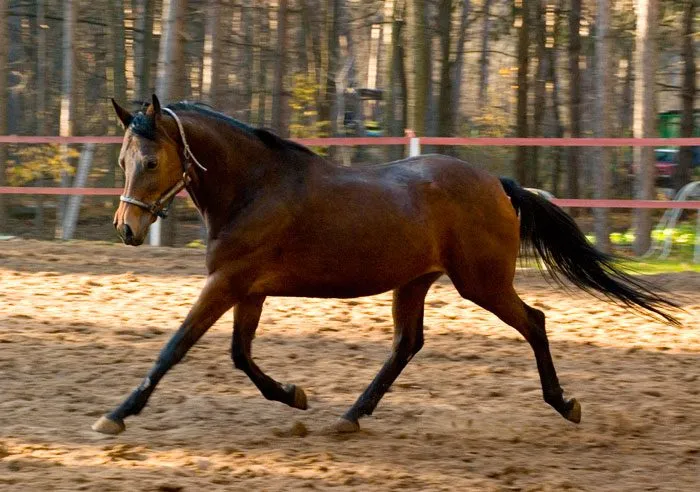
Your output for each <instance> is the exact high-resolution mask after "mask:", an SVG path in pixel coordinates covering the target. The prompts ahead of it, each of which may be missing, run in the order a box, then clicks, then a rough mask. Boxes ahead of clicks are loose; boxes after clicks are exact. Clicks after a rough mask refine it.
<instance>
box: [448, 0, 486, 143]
mask: <svg viewBox="0 0 700 492" xmlns="http://www.w3.org/2000/svg"><path fill="white" fill-rule="evenodd" d="M488 1H490V0H488ZM461 3H462V13H461V17H460V20H459V36H457V47H456V48H455V49H456V51H455V61H454V63H453V64H452V67H451V72H450V76H451V78H452V82H451V85H452V94H451V98H452V103H451V105H450V107H451V108H452V114H451V115H450V119H451V123H450V124H451V125H452V132H453V134H459V133H460V130H461V120H460V102H461V100H462V80H464V77H463V76H462V72H463V68H464V45H465V43H466V41H467V28H468V27H469V12H470V10H471V2H470V0H462V2H461Z"/></svg>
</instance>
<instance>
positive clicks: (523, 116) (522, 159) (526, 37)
mask: <svg viewBox="0 0 700 492" xmlns="http://www.w3.org/2000/svg"><path fill="white" fill-rule="evenodd" d="M518 15H519V16H520V19H521V25H520V31H519V32H518V105H517V114H516V135H517V136H518V137H520V138H524V137H527V136H528V127H527V94H528V80H527V78H528V77H527V75H528V64H529V49H530V0H522V7H521V8H520V9H519V12H518ZM528 154H529V152H528V148H527V147H524V146H521V147H518V148H517V150H516V154H515V176H516V178H517V180H518V181H519V182H520V183H521V184H522V185H523V186H530V184H531V183H530V179H529V173H528Z"/></svg>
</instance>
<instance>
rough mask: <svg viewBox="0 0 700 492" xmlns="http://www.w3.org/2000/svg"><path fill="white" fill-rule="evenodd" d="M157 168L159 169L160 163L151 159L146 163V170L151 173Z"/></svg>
mask: <svg viewBox="0 0 700 492" xmlns="http://www.w3.org/2000/svg"><path fill="white" fill-rule="evenodd" d="M156 167H158V161H157V160H155V159H149V160H147V161H146V169H148V170H149V171H153V170H154V169H155V168H156Z"/></svg>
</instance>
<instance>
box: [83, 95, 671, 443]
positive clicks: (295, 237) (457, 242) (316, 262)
mask: <svg viewBox="0 0 700 492" xmlns="http://www.w3.org/2000/svg"><path fill="white" fill-rule="evenodd" d="M115 108H116V109H117V113H118V115H119V117H120V119H121V120H122V122H123V123H124V125H125V127H126V128H127V133H126V135H125V139H124V145H123V147H122V154H121V156H120V163H121V165H122V166H123V167H124V168H125V172H126V186H125V197H123V198H122V199H123V203H122V204H121V205H120V207H119V209H118V210H117V214H116V216H115V226H116V227H117V230H118V231H119V232H120V235H121V236H122V237H123V238H124V241H125V242H126V243H127V244H135V245H138V244H140V243H141V242H142V241H143V238H144V237H145V234H146V231H147V229H148V226H149V225H150V223H152V221H153V220H155V215H154V214H156V213H159V211H160V209H161V208H162V206H161V205H162V204H160V203H159V197H161V196H163V195H164V193H165V192H164V190H165V189H168V187H170V189H171V190H172V189H173V188H174V187H176V186H177V183H178V182H177V181H176V179H177V178H178V177H179V175H180V174H181V173H182V169H184V170H185V176H186V177H187V179H186V180H184V178H183V180H181V183H182V186H184V185H187V186H188V191H189V192H190V195H191V196H192V198H193V200H194V202H195V204H196V205H197V206H198V208H199V210H200V212H201V213H202V215H203V217H204V219H205V221H206V224H207V229H208V234H209V238H208V245H207V259H206V261H207V269H208V272H209V276H208V279H207V282H206V284H205V287H204V289H203V291H202V294H201V295H200V297H199V299H198V300H197V302H196V303H195V305H194V306H193V308H192V310H191V312H190V314H189V315H188V317H187V319H186V320H185V321H184V323H183V324H182V326H181V327H180V329H179V330H178V331H177V332H176V333H175V335H174V336H173V337H172V339H171V340H170V342H169V343H168V344H167V345H166V347H165V348H164V349H163V351H162V352H161V355H160V357H159V359H158V361H157V363H156V365H155V366H154V367H153V369H152V370H151V371H150V372H149V375H148V376H147V377H146V379H145V380H144V382H143V383H142V385H141V386H139V388H137V389H136V390H135V391H134V392H133V393H132V394H131V396H130V397H129V398H128V399H127V400H126V401H124V403H122V405H120V406H119V407H118V408H117V409H116V410H114V411H113V412H112V413H110V414H109V415H108V416H106V417H103V418H102V419H100V421H98V422H97V423H96V424H95V426H94V427H93V428H95V429H96V430H99V431H101V432H106V433H117V432H120V431H122V430H123V429H124V423H123V419H124V418H125V417H127V416H129V415H133V414H137V413H139V412H140V410H141V409H142V408H143V407H144V406H145V404H146V401H147V399H148V397H149V396H150V393H151V392H152V391H153V389H154V388H155V385H156V384H157V382H158V380H159V379H160V378H161V377H162V376H163V375H164V374H165V372H166V371H167V370H168V369H169V368H170V367H171V366H172V365H174V364H175V363H177V362H178V361H179V360H180V359H181V358H182V357H183V356H184V354H185V353H186V351H187V350H188V349H189V348H190V347H191V346H192V345H193V344H194V343H195V342H196V341H197V340H198V339H199V337H201V336H202V335H203V334H204V333H205V332H206V330H207V329H208V328H209V327H210V326H211V325H212V324H213V323H214V322H215V321H216V320H217V319H218V318H219V317H220V316H221V315H222V314H224V313H225V312H226V311H227V310H228V309H230V308H231V307H234V306H235V310H234V333H233V342H232V346H231V354H232V358H233V361H234V364H235V366H236V367H237V368H240V369H242V370H243V371H245V372H246V374H248V375H249V376H250V378H251V380H252V381H253V382H254V383H255V384H256V386H258V388H259V389H260V390H261V392H262V393H263V395H264V396H265V397H266V398H268V399H271V400H278V401H281V402H284V403H286V404H288V405H291V406H294V407H297V408H306V396H305V394H304V392H303V391H302V390H301V389H300V388H297V387H296V386H294V385H281V384H279V383H277V382H276V381H274V380H273V379H271V378H270V377H268V376H267V375H266V374H264V373H263V372H262V370H260V368H258V367H257V365H256V364H255V363H254V362H253V361H252V356H251V342H252V339H253V336H254V333H255V329H256V328H257V325H258V321H259V319H260V313H261V311H262V305H263V302H264V300H265V298H266V297H267V296H305V297H358V296H366V295H373V294H378V293H381V292H386V291H388V290H393V291H394V309H393V314H394V324H395V338H394V347H393V350H392V354H391V356H390V357H389V359H388V360H387V361H386V363H385V364H384V367H383V368H382V369H381V371H380V372H379V374H378V375H377V377H376V378H375V380H374V381H373V382H372V384H370V386H369V387H368V388H367V390H366V391H365V392H364V393H363V394H362V396H360V398H359V399H358V400H357V402H356V403H355V404H354V405H353V406H352V407H351V408H350V409H349V410H348V411H347V412H346V414H345V415H344V417H343V419H341V420H340V421H339V423H338V425H337V430H340V431H350V430H357V429H358V428H359V424H358V420H359V418H360V417H362V416H363V415H369V414H371V413H372V411H373V410H374V408H375V406H376V405H377V403H378V402H379V400H380V399H381V397H382V396H383V394H384V393H385V392H386V390H387V389H388V387H389V386H390V385H391V384H392V382H393V381H394V380H395V379H396V377H398V375H399V373H400V372H401V370H402V369H403V367H405V365H406V364H407V363H408V361H409V360H410V359H411V358H412V357H413V355H415V354H416V353H417V352H418V351H419V350H420V348H421V346H422V344H423V331H422V330H423V302H424V298H425V295H426V294H427V292H428V289H429V288H430V286H431V284H432V283H433V282H434V281H435V280H436V279H437V278H438V277H440V276H441V275H443V274H447V275H449V277H450V278H451V280H452V281H453V283H454V285H455V287H456V288H457V290H458V291H459V293H460V294H461V295H462V296H463V297H464V298H466V299H469V300H471V301H474V302H475V303H477V304H478V305H480V306H482V307H484V308H485V309H488V310H489V311H491V312H493V313H494V314H496V315H497V316H498V317H499V318H501V319H502V320H503V321H504V322H506V323H508V324H509V325H511V326H513V327H514V328H516V329H517V330H518V331H519V332H520V333H522V334H523V335H524V336H525V338H526V339H527V340H528V342H530V345H531V346H532V348H533V350H534V352H535V357H536V359H537V365H538V370H539V372H540V377H541V381H542V388H543V393H544V397H545V400H546V401H547V402H548V403H550V404H551V405H552V406H553V407H554V408H555V409H556V410H557V411H558V412H560V413H561V414H562V415H563V416H564V417H566V418H567V419H569V420H571V421H574V422H578V421H579V419H580V406H579V404H578V402H576V400H566V399H564V398H563V391H562V389H561V387H560V386H559V383H558V380H557V376H556V373H555V370H554V365H553V363H552V358H551V355H550V353H549V347H548V343H547V337H546V332H545V328H544V314H543V313H542V312H541V311H538V310H536V309H533V308H531V307H529V306H527V305H526V304H525V303H523V302H522V301H521V300H520V298H519V297H518V295H517V294H516V293H515V290H514V289H513V277H514V274H515V263H516V257H517V255H518V251H519V248H520V242H521V239H522V240H523V241H524V242H525V243H526V244H531V245H532V246H533V249H534V250H535V251H536V252H537V253H538V255H539V256H540V257H541V258H542V259H543V260H544V261H545V263H546V264H547V265H548V266H549V267H550V269H551V270H552V273H554V274H557V273H559V274H561V275H563V276H565V277H567V278H568V279H570V280H571V281H573V282H574V283H575V284H576V285H578V286H580V287H582V288H584V289H586V290H596V291H599V292H602V293H604V294H605V295H608V296H611V297H614V298H616V299H618V300H620V301H622V302H624V303H625V304H627V305H632V306H637V307H641V308H644V309H648V310H651V311H653V312H654V313H657V314H661V315H662V316H666V317H667V318H668V319H671V320H672V318H670V317H668V316H667V315H665V314H664V313H663V312H662V311H660V310H659V306H664V305H666V306H670V305H671V303H668V302H667V301H665V300H664V299H662V298H660V297H658V296H657V295H655V294H653V293H652V292H651V291H649V290H648V289H646V288H645V286H643V285H641V284H640V283H639V282H638V281H636V280H633V279H630V278H629V277H626V276H625V275H624V274H622V273H621V272H619V271H618V270H616V269H615V268H614V266H612V264H611V263H610V261H609V258H608V257H606V256H605V255H602V254H601V253H599V252H597V251H595V250H594V249H593V248H592V247H590V246H589V245H588V244H587V243H586V242H585V239H584V238H583V236H582V234H581V233H580V231H579V230H578V229H577V228H576V226H575V224H574V223H573V221H571V219H570V218H568V216H566V215H565V214H564V213H563V212H561V210H559V209H558V208H557V207H555V206H554V205H551V204H549V203H548V202H546V200H544V199H542V198H539V197H537V196H535V195H534V194H532V193H529V192H527V191H525V190H524V189H523V188H520V187H519V186H518V185H516V184H515V183H513V182H511V181H508V180H499V179H498V178H496V177H493V176H491V175H489V174H488V173H486V172H484V171H481V170H479V169H475V168H473V167H471V166H469V165H468V164H466V163H464V162H462V161H460V160H458V159H455V158H452V157H445V156H437V155H426V156H421V157H416V158H411V159H406V160H402V161H398V162H393V163H389V164H385V165H381V166H373V167H366V168H361V169H351V168H345V167H339V166H336V165H334V164H332V163H330V162H328V161H326V160H325V159H323V158H321V157H320V156H318V155H316V154H314V153H312V152H311V151H309V150H308V149H306V148H304V147H301V146H299V145H297V144H294V143H292V142H289V141H286V140H283V139H280V138H279V137H277V136H275V135H273V134H271V133H269V132H267V131H264V130H259V129H253V128H250V127H247V126H245V125H243V124H241V123H239V122H236V121H235V120H232V119H228V118H227V117H225V116H223V115H220V114H219V113H215V112H213V111H210V110H206V109H203V108H201V107H198V106H195V105H188V104H178V105H174V106H171V107H170V109H169V110H166V111H168V113H169V114H170V115H171V117H168V116H166V115H165V114H161V110H160V105H159V103H158V102H157V99H155V98H154V104H153V105H151V106H149V108H148V110H147V111H146V112H145V113H140V114H138V115H136V116H135V115H131V114H130V113H128V112H126V111H125V110H123V109H122V108H120V107H119V106H117V105H116V104H115ZM174 111H176V112H177V115H175V114H174ZM176 116H177V119H178V120H179V123H181V124H182V128H181V129H178V124H176V121H174V118H175V117H176ZM185 135H186V140H187V143H189V148H190V149H191V151H189V150H186V146H185V144H184V140H185ZM190 152H191V154H190ZM193 159H195V160H196V161H197V164H198V166H201V164H199V163H200V162H201V163H204V165H205V166H206V168H207V170H206V171H203V170H201V169H199V168H198V167H195V166H194V165H192V163H191V160H193ZM202 167H204V166H202ZM173 183H175V184H173ZM166 195H167V193H166ZM149 203H154V204H157V205H158V206H155V205H153V206H152V205H149ZM516 211H520V214H521V216H522V217H521V219H519V217H518V214H517V213H516Z"/></svg>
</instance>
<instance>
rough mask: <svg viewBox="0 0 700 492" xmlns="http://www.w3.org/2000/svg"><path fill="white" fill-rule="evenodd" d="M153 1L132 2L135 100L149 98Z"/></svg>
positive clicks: (139, 0)
mask: <svg viewBox="0 0 700 492" xmlns="http://www.w3.org/2000/svg"><path fill="white" fill-rule="evenodd" d="M155 3H156V2H155V0H135V1H134V17H135V22H134V24H135V30H134V76H135V78H136V87H135V88H134V92H135V95H136V99H138V100H140V101H148V98H149V97H150V96H151V92H152V87H151V64H152V58H151V53H152V52H153V48H154V47H153V17H154V15H153V10H154V6H155Z"/></svg>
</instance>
